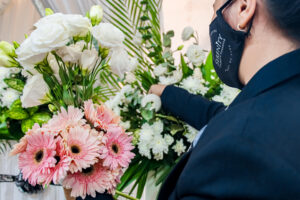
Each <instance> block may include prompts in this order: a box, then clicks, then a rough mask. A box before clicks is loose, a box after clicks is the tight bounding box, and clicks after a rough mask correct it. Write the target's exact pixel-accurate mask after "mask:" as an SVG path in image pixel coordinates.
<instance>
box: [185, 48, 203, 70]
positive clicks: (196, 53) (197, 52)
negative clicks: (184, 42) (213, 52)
mask: <svg viewBox="0 0 300 200" xmlns="http://www.w3.org/2000/svg"><path fill="white" fill-rule="evenodd" d="M186 54H187V57H188V58H189V60H190V61H191V62H192V63H193V64H194V65H196V66H200V65H201V64H202V63H203V62H204V60H205V53H204V51H203V50H202V49H201V47H200V46H199V45H191V46H190V47H189V48H188V50H187V53H186Z"/></svg>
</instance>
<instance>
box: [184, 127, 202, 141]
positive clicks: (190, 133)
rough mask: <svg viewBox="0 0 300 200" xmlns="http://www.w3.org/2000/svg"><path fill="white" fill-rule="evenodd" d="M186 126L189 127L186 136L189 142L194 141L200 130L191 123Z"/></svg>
mask: <svg viewBox="0 0 300 200" xmlns="http://www.w3.org/2000/svg"><path fill="white" fill-rule="evenodd" d="M186 127H187V129H188V132H187V133H186V134H185V135H184V136H185V137H186V138H187V141H188V142H189V143H192V142H193V141H194V139H195V137H196V136H197V134H198V132H199V131H198V130H197V129H195V128H193V127H192V126H190V125H186Z"/></svg>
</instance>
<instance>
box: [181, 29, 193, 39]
mask: <svg viewBox="0 0 300 200" xmlns="http://www.w3.org/2000/svg"><path fill="white" fill-rule="evenodd" d="M193 34H194V29H193V28H192V27H190V26H187V27H185V28H184V29H183V31H182V34H181V39H182V40H183V41H187V40H189V39H190V38H191V37H192V36H193Z"/></svg>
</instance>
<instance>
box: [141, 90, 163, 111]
mask: <svg viewBox="0 0 300 200" xmlns="http://www.w3.org/2000/svg"><path fill="white" fill-rule="evenodd" d="M148 103H151V104H152V108H153V109H154V110H155V112H157V111H159V110H160V108H161V99H160V97H159V96H157V95H155V94H148V95H146V96H144V97H143V99H142V102H141V105H142V107H145V106H146V105H147V104H148Z"/></svg>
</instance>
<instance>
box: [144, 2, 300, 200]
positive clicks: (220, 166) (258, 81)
mask: <svg viewBox="0 0 300 200" xmlns="http://www.w3.org/2000/svg"><path fill="white" fill-rule="evenodd" d="M214 10H215V14H214V17H213V20H212V23H211V25H210V38H211V47H212V54H213V63H214V67H215V70H216V72H217V74H218V76H219V77H220V79H221V80H222V81H223V82H224V83H225V84H227V85H229V86H231V87H235V88H239V89H241V90H242V91H241V93H240V94H239V95H238V96H237V98H236V99H235V100H234V101H233V103H232V104H231V105H229V106H228V107H225V106H224V105H223V104H221V103H217V102H213V101H208V100H206V99H204V98H202V97H201V96H195V95H192V94H189V93H188V92H187V91H185V90H183V89H180V88H177V87H175V86H164V85H153V86H152V87H151V89H150V91H149V92H150V93H154V94H157V95H159V96H161V100H162V104H163V109H165V110H166V111H169V112H171V113H173V114H174V115H176V116H178V117H179V118H181V119H182V120H184V121H186V122H187V123H188V124H190V125H192V126H193V127H195V128H197V129H199V130H200V129H201V131H200V132H199V134H198V136H197V137H196V139H195V141H194V142H193V145H192V148H191V149H190V150H189V151H188V152H187V153H185V154H184V155H183V156H182V158H181V160H180V162H179V163H178V164H177V165H176V166H175V167H174V169H173V171H172V172H171V174H170V175H169V176H168V178H167V180H166V181H165V183H164V184H163V185H162V187H161V190H160V193H159V195H158V200H176V199H181V200H198V199H199V200H200V199H201V200H204V199H284V200H285V199H289V200H299V199H300V159H299V156H298V155H299V153H300V145H299V144H300V123H299V122H300V121H299V120H300V100H299V99H300V49H299V48H300V0H263V1H262V0H215V4H214Z"/></svg>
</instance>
